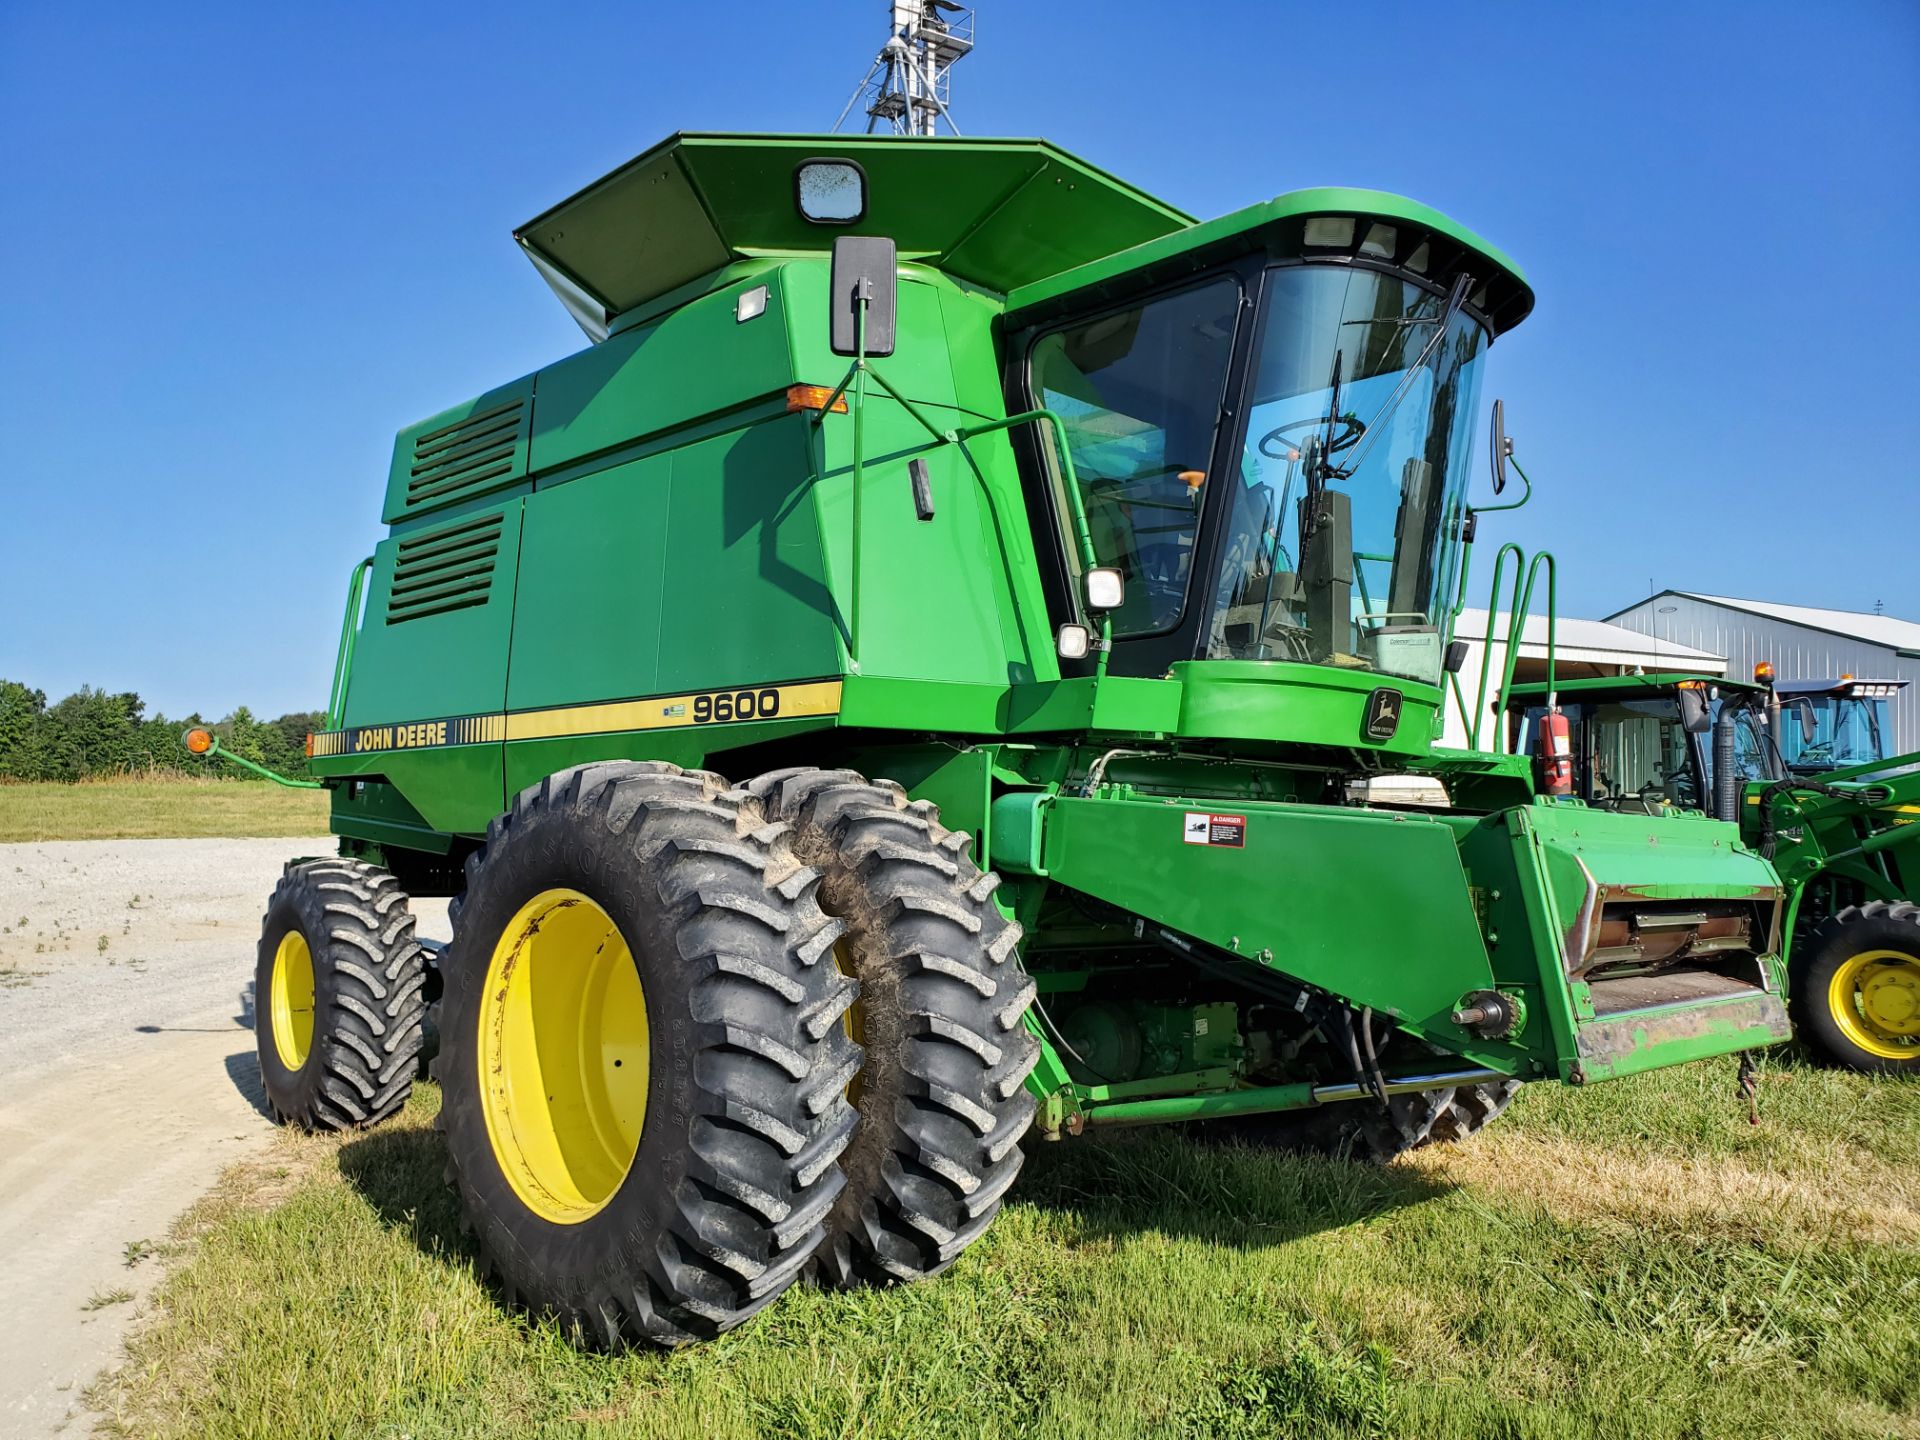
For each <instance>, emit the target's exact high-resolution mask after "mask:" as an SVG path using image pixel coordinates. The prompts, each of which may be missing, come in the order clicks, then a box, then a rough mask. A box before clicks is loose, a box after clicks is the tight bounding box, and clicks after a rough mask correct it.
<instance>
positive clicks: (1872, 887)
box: [1508, 665, 1920, 1074]
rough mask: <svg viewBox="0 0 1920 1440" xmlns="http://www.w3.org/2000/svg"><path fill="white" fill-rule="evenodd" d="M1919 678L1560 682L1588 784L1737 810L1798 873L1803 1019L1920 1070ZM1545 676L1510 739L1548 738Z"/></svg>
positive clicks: (1875, 1057) (1603, 803)
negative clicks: (1901, 715)
mask: <svg viewBox="0 0 1920 1440" xmlns="http://www.w3.org/2000/svg"><path fill="white" fill-rule="evenodd" d="M1905 685H1906V682H1905V681H1904V680H1861V679H1855V678H1854V677H1853V676H1851V675H1845V676H1842V677H1840V678H1839V679H1837V680H1832V679H1824V680H1780V681H1776V680H1774V678H1773V673H1772V667H1771V666H1765V665H1763V666H1761V667H1760V673H1759V674H1757V675H1756V676H1755V677H1754V683H1753V684H1751V685H1749V684H1745V683H1743V682H1739V681H1730V680H1726V679H1723V678H1722V677H1720V676H1715V675H1690V674H1656V675H1625V676H1606V677H1599V678H1593V679H1580V680H1568V681H1562V682H1560V684H1559V686H1558V690H1557V701H1558V704H1557V710H1558V712H1559V713H1561V714H1563V715H1565V716H1566V717H1567V720H1568V722H1569V729H1570V732H1571V737H1572V745H1571V749H1572V752H1573V757H1574V794H1575V796H1577V797H1578V798H1579V799H1580V800H1582V801H1584V802H1585V803H1586V804H1588V805H1590V806H1593V807H1595V808H1598V809H1604V810H1611V811H1616V812H1621V811H1624V812H1630V813H1635V814H1666V813H1669V812H1671V811H1677V810H1692V811H1705V812H1708V813H1711V814H1714V815H1717V816H1719V817H1720V818H1722V819H1726V820H1733V821H1735V822H1737V823H1738V824H1739V826H1740V829H1741V835H1742V838H1743V839H1744V840H1745V842H1746V843H1747V844H1748V845H1749V846H1750V847H1752V848H1753V849H1756V850H1758V851H1759V852H1760V853H1761V854H1763V855H1766V856H1767V857H1769V858H1770V859H1771V860H1772V861H1773V864H1774V866H1775V867H1776V868H1777V869H1778V870H1779V872H1780V878H1781V880H1782V881H1783V882H1784V883H1785V885H1786V887H1787V894H1788V904H1787V914H1786V929H1785V933H1786V934H1787V935H1788V936H1789V937H1790V938H1791V941H1792V944H1791V948H1790V952H1789V963H1788V974H1789V977H1790V980H1791V986H1790V994H1791V1000H1792V1008H1793V1011H1794V1019H1795V1022H1796V1027H1797V1029H1798V1031H1799V1033H1800V1036H1801V1038H1802V1039H1804V1040H1806V1041H1807V1042H1808V1044H1809V1045H1811V1046H1812V1047H1813V1049H1814V1050H1815V1051H1816V1052H1817V1053H1818V1054H1819V1055H1821V1056H1822V1057H1823V1058H1825V1059H1827V1060H1829V1061H1832V1062H1833V1063H1835V1064H1838V1065H1844V1066H1847V1067H1849V1068H1852V1069H1855V1070H1865V1071H1872V1072H1877V1073H1882V1074H1920V903H1916V901H1920V826H1916V825H1915V824H1914V821H1915V820H1916V819H1920V754H1911V755H1895V756H1889V755H1888V754H1887V753H1886V752H1887V744H1886V737H1887V736H1888V735H1889V734H1891V733H1892V727H1891V725H1890V723H1889V720H1888V716H1887V706H1888V703H1889V701H1891V700H1892V699H1893V698H1894V697H1895V696H1896V695H1897V694H1898V693H1899V691H1900V690H1901V689H1902V688H1904V686H1905ZM1553 698H1556V697H1553V696H1550V695H1549V692H1548V687H1547V686H1545V685H1516V686H1514V687H1513V688H1512V690H1511V692H1510V698H1509V701H1508V707H1509V739H1510V741H1511V742H1512V746H1513V748H1514V749H1515V750H1516V751H1518V752H1520V753H1527V754H1532V753H1535V752H1536V751H1537V748H1538V747H1537V745H1536V742H1535V738H1534V737H1535V735H1536V733H1537V731H1538V728H1539V726H1540V724H1541V721H1542V718H1543V717H1544V716H1545V715H1546V714H1547V713H1548V707H1549V703H1550V700H1551V699H1553Z"/></svg>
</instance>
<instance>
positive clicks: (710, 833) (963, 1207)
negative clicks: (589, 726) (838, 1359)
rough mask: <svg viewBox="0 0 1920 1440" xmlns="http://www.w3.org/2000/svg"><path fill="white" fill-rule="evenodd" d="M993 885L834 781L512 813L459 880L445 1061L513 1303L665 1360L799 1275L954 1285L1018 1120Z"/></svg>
mask: <svg viewBox="0 0 1920 1440" xmlns="http://www.w3.org/2000/svg"><path fill="white" fill-rule="evenodd" d="M992 889H993V882H992V881H991V880H990V879H989V877H986V876H983V875H982V874H981V873H980V872H979V870H978V869H977V868H976V867H975V866H974V865H973V863H972V860H971V858H970V857H969V856H968V855H967V853H966V844H965V841H964V838H963V837H957V836H954V835H952V834H951V833H950V832H948V831H946V830H945V829H944V828H942V827H941V826H940V825H939V823H938V820H937V816H936V815H935V814H934V812H933V810H932V807H931V806H927V805H915V804H910V803H909V802H908V801H907V799H906V797H905V795H904V794H902V793H901V792H900V791H899V790H898V788H897V787H892V786H887V785H875V784H871V783H869V782H867V781H865V780H864V779H862V778H860V777H858V776H853V775H850V774H848V773H847V772H821V771H787V772H782V773H780V774H779V775H774V776H768V777H763V779H762V780H761V781H758V782H756V783H755V784H754V785H752V786H749V787H744V788H735V787H731V786H729V785H728V784H727V783H726V782H725V781H723V780H721V779H720V778H719V777H718V776H715V775H711V774H707V773H704V772H698V771H682V770H680V769H678V768H676V767H674V766H670V765H664V764H656V763H637V762H609V763H606V764H600V765H589V766H583V767H580V768H578V769H575V770H571V771H566V772H563V773H561V774H559V775H556V776H553V777H550V778H549V779H547V780H545V781H543V782H541V783H540V784H539V785H536V786H534V787H532V788H530V789H528V790H527V791H525V792H523V793H522V794H521V795H520V796H519V797H518V798H517V799H516V800H515V801H514V804H513V806H512V808H511V809H510V810H509V811H508V813H507V814H506V815H504V816H502V817H501V818H500V819H498V820H497V821H495V822H494V824H493V826H492V827H491V829H490V830H489V832H488V836H487V841H486V845H485V847H484V848H483V849H482V850H481V851H479V852H478V853H477V854H476V855H475V856H474V858H473V860H472V861H471V862H470V864H469V867H468V876H467V892H466V897H465V901H464V903H463V905H462V907H461V909H460V912H459V916H458V920H457V923H456V925H455V931H454V937H453V941H452V943H451V945H450V946H449V947H448V949H447V951H446V953H445V955H444V956H443V962H444V970H445V986H446V989H445V995H444V1000H443V1009H442V1014H441V1025H440V1030H441V1035H442V1042H441V1051H440V1054H439V1057H438V1059H437V1061H436V1066H435V1074H436V1076H437V1078H438V1079H439V1081H440V1083H441V1087H442V1105H441V1111H440V1117H439V1120H438V1122H437V1123H438V1124H439V1126H440V1128H441V1129H442V1130H443V1132H444V1134H445V1137H446V1144H447V1153H448V1159H449V1167H448V1168H449V1175H450V1178H451V1180H452V1182H453V1184H454V1185H455V1187H456V1189H457V1191H458V1193H459V1196H460V1200H461V1205H462V1209H463V1211H464V1212H465V1215H466V1217H467V1219H468V1220H469V1222H470V1223H471V1225H472V1227H473V1229H474V1231H475V1233H476V1235H477V1237H478V1240H479V1245H480V1250H481V1252H482V1254H483V1256H484V1257H485V1258H486V1261H487V1263H488V1264H489V1265H490V1266H491V1268H492V1269H493V1270H494V1272H495V1273H496V1275H497V1277H498V1280H499V1282H500V1285H501V1288H502V1290H503V1291H504V1292H505V1294H506V1296H507V1298H508V1299H509V1300H510V1301H512V1302H514V1303H517V1304H519V1305H521V1306H523V1307H524V1308H526V1309H528V1310H530V1311H533V1312H535V1313H542V1314H552V1315H554V1316H556V1317H558V1318H559V1319H560V1321H561V1322H562V1323H563V1324H564V1325H565V1326H567V1327H568V1328H569V1329H571V1330H572V1331H574V1332H575V1333H576V1334H577V1335H579V1336H580V1337H581V1338H583V1339H585V1340H588V1341H590V1342H594V1343H598V1344H601V1345H605V1346H615V1345H620V1344H625V1343H632V1342H645V1343H651V1344H656V1345H668V1346H672V1345H681V1344H686V1343H689V1342H692V1341H696V1340H700V1339H705V1338H709V1337H711V1336H713V1335H717V1334H719V1333H720V1332H722V1331H725V1330H727V1329H730V1328H731V1327H733V1326H735V1325H738V1324H740V1323H741V1322H742V1321H744V1320H746V1319H747V1318H748V1317H750V1316H751V1315H753V1314H754V1313H756V1312H757V1311H758V1310H760V1309H761V1308H762V1307H764V1306H765V1305H767V1304H768V1303H770V1302H771V1301H772V1300H773V1299H774V1298H775V1297H777V1296H778V1295H779V1294H780V1293H781V1291H782V1290H784V1289H785V1288H786V1286H787V1285H788V1284H790V1283H791V1282H792V1281H793V1280H794V1279H796V1278H797V1277H798V1276H799V1275H801V1274H802V1273H804V1272H805V1271H807V1270H808V1269H809V1268H810V1267H811V1268H813V1270H814V1272H815V1273H816V1274H817V1275H818V1277H819V1278H820V1279H821V1280H822V1281H824V1282H826V1283H829V1284H836V1285H851V1284H859V1283H868V1282H887V1281H894V1280H911V1279H918V1278H922V1277H924V1276H928V1275H932V1274H935V1273H937V1272H938V1271H939V1270H941V1269H944V1268H945V1267H946V1266H947V1265H949V1264H951V1263H952V1261H953V1260H954V1258H956V1257H957V1256H958V1254H959V1253H960V1251H961V1250H963V1249H964V1248H965V1247H966V1245H967V1244H969V1243H971V1241H972V1240H973V1239H974V1238H976V1237H977V1236H978V1235H979V1234H980V1232H981V1231H982V1230H984V1229H985V1227H986V1225H987V1223H988V1222H989V1221H990V1220H991V1219H992V1217H993V1214H994V1212H995V1211H996V1210H997V1209H998V1206H999V1203H1000V1199H1001V1197H1002V1195H1004V1193H1005V1191H1006V1189H1007V1187H1008V1186H1009V1185H1011V1183H1012V1181H1013V1178H1014V1176H1015V1175H1016V1174H1017V1173H1018V1170H1019V1163H1020V1161H1019V1149H1018V1140H1019V1137H1020V1134H1021V1133H1022V1132H1023V1131H1024V1130H1025V1128H1026V1126H1027V1123H1028V1121H1029V1120H1030V1119H1031V1116H1032V1101H1031V1099H1030V1098H1029V1097H1028V1096H1027V1095H1026V1094H1025V1091H1024V1088H1023V1085H1024V1081H1025V1078H1026V1074H1027V1072H1028V1070H1030V1069H1031V1068H1032V1065H1033V1062H1034V1059H1035V1058H1036V1054H1037V1052H1036V1048H1035V1044H1034V1042H1033V1041H1032V1039H1031V1038H1030V1037H1029V1036H1028V1035H1027V1034H1026V1032H1025V1030H1024V1028H1023V1027H1022V1025H1021V1019H1020V1017H1021V1015H1022V1014H1023V1013H1024V1011H1025V1008H1026V1005H1027V1003H1028V1001H1029V1000H1030V999H1031V996H1032V990H1031V982H1029V981H1028V980H1027V979H1026V977H1025V975H1024V974H1023V973H1022V971H1021V969H1020V966H1019V962H1018V959H1017V957H1016V956H1015V953H1014V951H1015V945H1016V943H1017V940H1018V935H1019V932H1018V929H1017V927H1015V926H1013V925H1012V924H1011V923H1010V922H1008V921H1007V920H1005V919H1004V918H1003V917H1001V915H1000V914H999V912H998V910H997V909H996V908H995V907H994V905H993V904H992V901H991V894H992ZM856 1107H857V1108H856Z"/></svg>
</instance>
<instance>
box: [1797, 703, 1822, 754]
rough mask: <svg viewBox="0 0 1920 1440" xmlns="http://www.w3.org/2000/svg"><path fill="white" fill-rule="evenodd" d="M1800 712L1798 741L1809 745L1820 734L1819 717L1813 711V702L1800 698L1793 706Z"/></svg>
mask: <svg viewBox="0 0 1920 1440" xmlns="http://www.w3.org/2000/svg"><path fill="white" fill-rule="evenodd" d="M1793 708H1794V709H1796V710H1798V711H1799V712H1800V743H1801V744H1802V745H1811V744H1813V742H1814V740H1815V738H1816V737H1818V735H1819V734H1820V717H1819V716H1818V715H1815V714H1814V713H1813V702H1812V701H1811V700H1802V701H1801V702H1800V703H1799V704H1798V705H1796V706H1794V707H1793Z"/></svg>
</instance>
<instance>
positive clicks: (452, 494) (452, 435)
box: [407, 399, 528, 509]
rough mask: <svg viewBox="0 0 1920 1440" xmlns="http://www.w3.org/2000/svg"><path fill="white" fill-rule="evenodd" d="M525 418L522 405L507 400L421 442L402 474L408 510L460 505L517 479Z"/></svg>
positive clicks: (519, 401) (415, 445)
mask: <svg viewBox="0 0 1920 1440" xmlns="http://www.w3.org/2000/svg"><path fill="white" fill-rule="evenodd" d="M527 413H528V412H527V402H526V401H525V400H524V399H515V400H508V401H506V402H505V403H503V404H500V405H490V406H488V407H487V408H486V409H485V410H481V411H478V412H476V413H475V414H472V415H469V416H468V417H467V418H466V419H464V420H456V421H454V423H453V424H451V425H442V426H441V427H440V428H439V429H438V430H429V431H428V432H427V433H426V434H424V435H422V436H420V437H419V439H417V440H415V441H414V442H413V467H412V469H410V470H409V471H408V472H407V506H408V508H409V509H411V508H413V507H415V506H424V505H444V504H446V503H447V502H449V501H451V500H460V499H464V498H465V497H467V496H469V495H474V494H478V493H479V492H480V491H482V490H488V489H491V488H492V487H493V486H494V485H495V484H497V483H498V482H499V481H501V480H503V479H505V478H507V477H509V476H513V475H517V474H519V473H520V471H521V470H522V469H524V468H525V467H524V465H523V463H522V461H521V458H520V457H521V453H522V450H521V447H522V444H523V442H524V441H525V439H526V434H525V431H526V426H527Z"/></svg>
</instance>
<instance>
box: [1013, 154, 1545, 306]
mask: <svg viewBox="0 0 1920 1440" xmlns="http://www.w3.org/2000/svg"><path fill="white" fill-rule="evenodd" d="M1349 219H1351V221H1352V222H1353V223H1351V224H1345V225H1343V224H1341V223H1340V222H1343V221H1347V220H1349ZM1316 220H1321V221H1324V222H1331V223H1323V224H1320V225H1316V224H1314V223H1313V222H1315V221H1316ZM1257 245H1266V246H1269V247H1272V248H1274V249H1275V250H1276V251H1278V252H1279V253H1283V254H1286V255H1289V256H1300V257H1302V258H1306V259H1320V260H1332V261H1348V262H1353V261H1359V262H1361V263H1365V262H1367V261H1369V260H1372V261H1379V262H1382V263H1387V264H1392V265H1396V266H1399V267H1401V268H1402V269H1407V270H1411V271H1413V272H1415V273H1417V274H1426V275H1431V276H1432V277H1434V279H1435V280H1436V281H1441V280H1444V279H1446V278H1448V277H1451V276H1453V275H1457V274H1459V273H1461V272H1463V271H1464V272H1465V273H1466V274H1468V275H1471V276H1472V277H1473V279H1474V282H1475V283H1474V286H1473V288H1472V289H1471V290H1470V291H1469V292H1468V294H1467V303H1468V305H1470V306H1471V307H1472V308H1473V309H1475V310H1477V311H1479V312H1480V314H1481V315H1482V316H1483V317H1484V318H1485V319H1486V321H1487V323H1488V325H1489V326H1490V327H1491V328H1492V330H1493V333H1494V334H1495V335H1500V334H1503V333H1505V332H1506V331H1508V330H1511V329H1512V328H1513V327H1514V326H1515V325H1518V324H1519V323H1520V322H1521V321H1522V320H1524V319H1526V318H1527V315H1528V314H1529V312H1531V311H1532V309H1533V287H1532V286H1531V285H1530V284H1529V283H1528V282H1527V277H1526V274H1525V273H1524V272H1523V271H1522V270H1521V269H1520V266H1519V265H1518V264H1517V263H1516V262H1515V261H1514V260H1513V259H1512V258H1511V257H1510V256H1508V255H1507V254H1506V252H1504V251H1503V250H1501V249H1499V248H1498V247H1497V246H1495V245H1492V244H1490V243H1489V242H1488V241H1486V240H1483V239H1482V238H1481V237H1480V236H1478V235H1476V234H1475V233H1474V232H1473V231H1471V230H1469V229H1467V227H1466V226H1464V225H1461V224H1459V223H1458V222H1456V221H1454V220H1452V219H1450V218H1449V217H1448V216H1446V215H1443V214H1441V213H1440V212H1439V211H1438V210H1435V209H1433V208H1431V207H1430V206H1426V205H1422V204H1421V203H1420V202H1419V201H1417V200H1409V199H1407V198H1405V197H1404V196H1401V195H1393V194H1389V193H1388V192H1387V191H1385V190H1354V189H1346V188H1343V187H1339V186H1322V187H1319V188H1317V189H1311V190H1292V191H1289V192H1288V193H1286V194H1285V195H1281V196H1278V197H1276V198H1275V199H1272V200H1266V201H1262V202H1261V203H1260V204H1258V205H1249V206H1247V208H1246V209H1244V210H1236V211H1234V212H1233V213H1232V214H1231V215H1223V216H1221V217H1220V218H1219V219H1218V220H1209V221H1207V222H1206V223H1205V224H1202V225H1195V226H1192V227H1191V228H1189V229H1186V230H1182V231H1179V232H1177V233H1174V234H1169V235H1165V236H1160V237H1157V238H1155V239H1153V240H1149V241H1147V242H1146V243H1144V244H1141V245H1137V246H1135V247H1134V248H1133V249H1131V250H1125V251H1120V252H1117V253H1114V254H1109V255H1104V256H1102V257H1100V258H1099V259H1097V260H1092V261H1089V262H1087V263H1086V264H1084V265H1081V266H1079V267H1078V268H1076V269H1073V270H1066V271H1061V272H1059V273H1056V274H1053V275H1049V276H1047V277H1045V278H1042V279H1039V280H1035V281H1033V282H1031V283H1029V284H1026V285H1023V286H1022V287H1020V288H1019V289H1018V290H1015V291H1014V292H1013V293H1012V294H1010V295H1008V296H1007V309H1008V310H1009V312H1011V311H1015V310H1025V311H1029V312H1033V313H1034V314H1036V315H1038V314H1042V313H1044V312H1045V311H1046V310H1047V309H1049V308H1050V307H1051V303H1052V302H1054V301H1056V300H1059V299H1060V298H1062V297H1064V296H1068V295H1073V294H1075V293H1076V292H1080V291H1086V290H1094V291H1097V290H1098V289H1099V288H1100V287H1102V286H1104V285H1105V284H1107V283H1108V282H1110V281H1113V280H1116V279H1120V278H1121V277H1126V279H1127V281H1128V282H1129V283H1131V281H1132V280H1133V278H1134V277H1135V276H1136V275H1137V274H1139V273H1140V272H1143V271H1145V272H1149V273H1152V272H1160V273H1163V274H1167V275H1174V274H1178V273H1180V271H1181V270H1183V269H1184V270H1193V269H1197V268H1199V267H1200V266H1202V265H1205V264H1209V263H1211V262H1212V259H1213V257H1214V256H1215V255H1221V256H1225V255H1230V254H1237V253H1243V252H1245V251H1246V250H1248V249H1250V248H1253V247H1255V246H1257Z"/></svg>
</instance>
